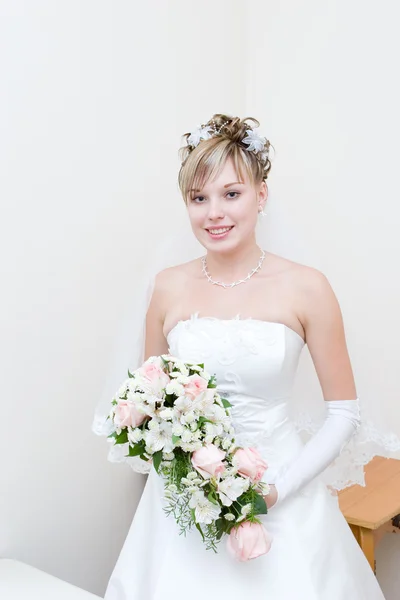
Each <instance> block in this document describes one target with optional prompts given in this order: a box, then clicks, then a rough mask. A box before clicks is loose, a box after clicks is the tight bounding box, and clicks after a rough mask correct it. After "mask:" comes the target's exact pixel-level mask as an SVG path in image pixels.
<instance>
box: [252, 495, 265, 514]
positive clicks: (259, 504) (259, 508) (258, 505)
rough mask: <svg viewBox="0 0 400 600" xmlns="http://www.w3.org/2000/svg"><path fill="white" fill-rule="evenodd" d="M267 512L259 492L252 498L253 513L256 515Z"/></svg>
mask: <svg viewBox="0 0 400 600" xmlns="http://www.w3.org/2000/svg"><path fill="white" fill-rule="evenodd" d="M267 512H268V508H267V505H266V503H265V500H264V498H263V497H262V496H261V495H260V494H257V495H256V497H255V498H254V513H255V514H256V515H266V514H267Z"/></svg>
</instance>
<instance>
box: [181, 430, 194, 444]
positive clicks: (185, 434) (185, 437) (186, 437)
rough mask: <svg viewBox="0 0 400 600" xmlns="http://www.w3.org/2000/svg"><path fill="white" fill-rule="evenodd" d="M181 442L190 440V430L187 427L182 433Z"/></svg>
mask: <svg viewBox="0 0 400 600" xmlns="http://www.w3.org/2000/svg"><path fill="white" fill-rule="evenodd" d="M181 437H182V442H185V443H187V442H191V441H192V432H191V431H190V430H189V429H185V430H184V431H183V433H182V436H181Z"/></svg>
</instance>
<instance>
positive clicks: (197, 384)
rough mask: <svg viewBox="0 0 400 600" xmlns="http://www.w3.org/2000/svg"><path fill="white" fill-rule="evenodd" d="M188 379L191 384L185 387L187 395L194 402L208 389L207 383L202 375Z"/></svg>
mask: <svg viewBox="0 0 400 600" xmlns="http://www.w3.org/2000/svg"><path fill="white" fill-rule="evenodd" d="M188 379H190V381H189V383H186V384H185V385H184V388H185V395H186V396H189V398H192V400H194V399H195V398H196V396H198V395H199V394H201V393H202V392H204V391H205V390H206V389H207V381H206V380H205V379H203V377H200V375H191V376H190V377H188Z"/></svg>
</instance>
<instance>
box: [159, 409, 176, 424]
mask: <svg viewBox="0 0 400 600" xmlns="http://www.w3.org/2000/svg"><path fill="white" fill-rule="evenodd" d="M158 416H159V417H161V419H164V421H169V420H171V419H172V417H173V416H174V412H173V410H172V408H168V407H167V408H164V409H163V410H160V411H159V413H158Z"/></svg>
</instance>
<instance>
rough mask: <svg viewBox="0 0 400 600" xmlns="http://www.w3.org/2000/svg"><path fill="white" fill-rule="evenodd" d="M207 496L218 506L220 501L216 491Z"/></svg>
mask: <svg viewBox="0 0 400 600" xmlns="http://www.w3.org/2000/svg"><path fill="white" fill-rule="evenodd" d="M207 498H208V499H209V501H210V502H212V503H213V504H216V505H217V506H219V502H218V500H217V499H216V497H215V493H214V492H210V493H209V494H208V496H207Z"/></svg>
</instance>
